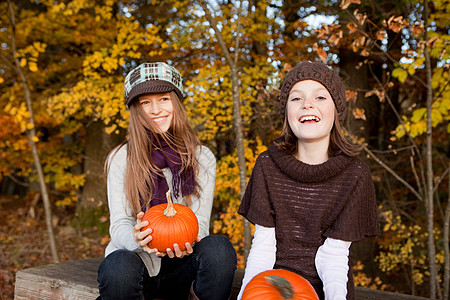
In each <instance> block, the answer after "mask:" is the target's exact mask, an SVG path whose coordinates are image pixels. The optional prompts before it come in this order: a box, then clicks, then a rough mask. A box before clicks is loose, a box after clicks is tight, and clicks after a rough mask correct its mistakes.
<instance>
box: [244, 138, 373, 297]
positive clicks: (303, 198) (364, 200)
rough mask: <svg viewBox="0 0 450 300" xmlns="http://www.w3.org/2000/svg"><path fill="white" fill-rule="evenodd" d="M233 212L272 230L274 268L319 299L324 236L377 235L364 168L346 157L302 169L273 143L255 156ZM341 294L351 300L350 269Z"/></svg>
mask: <svg viewBox="0 0 450 300" xmlns="http://www.w3.org/2000/svg"><path fill="white" fill-rule="evenodd" d="M239 213H240V214H242V215H243V216H244V217H245V218H247V219H248V220H249V221H250V222H252V223H253V224H258V225H261V226H265V227H275V236H276V243H277V253H276V261H275V266H274V268H280V269H286V270H289V271H293V272H295V273H298V274H300V275H301V276H303V277H304V278H306V279H307V280H309V282H311V284H312V285H313V286H314V288H315V290H316V292H317V294H318V295H319V297H320V298H321V299H323V298H324V294H323V287H322V282H321V280H320V278H319V276H318V274H317V271H316V268H315V264H314V259H315V255H316V252H317V249H318V248H319V247H320V246H321V245H322V244H323V242H324V240H325V238H326V237H329V238H334V239H339V240H343V241H349V242H355V241H359V240H362V239H364V238H368V237H372V236H376V235H379V234H380V231H379V225H378V220H377V218H378V213H377V205H376V199H375V190H374V186H373V182H372V179H371V174H370V171H369V168H368V167H367V165H365V164H364V163H363V162H362V161H360V160H359V159H357V158H353V157H349V156H346V155H338V156H334V157H331V158H329V159H328V160H327V161H326V162H324V163H323V164H319V165H308V164H305V163H303V162H301V161H299V160H297V159H296V158H295V157H293V156H292V155H289V154H286V153H285V152H284V151H282V150H280V149H279V148H278V147H277V146H275V145H274V144H272V145H271V146H270V147H269V150H268V151H265V152H263V153H261V154H260V155H259V157H258V158H257V160H256V164H255V167H254V169H253V172H252V175H251V178H250V180H249V183H248V186H247V189H246V191H245V195H244V197H243V199H242V203H241V205H240V207H239ZM347 291H348V294H347V299H353V297H354V288H353V280H352V276H351V268H350V271H349V281H348V287H347Z"/></svg>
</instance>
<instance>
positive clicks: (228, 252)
mask: <svg viewBox="0 0 450 300" xmlns="http://www.w3.org/2000/svg"><path fill="white" fill-rule="evenodd" d="M198 246H199V247H201V249H200V251H201V255H202V256H203V257H209V258H211V260H216V261H217V262H223V263H225V264H228V265H229V264H232V265H234V266H235V265H236V263H237V258H236V251H235V250H234V248H233V245H232V244H231V242H230V240H229V239H228V238H226V237H225V236H221V235H210V236H207V237H204V238H203V239H202V241H201V243H199V245H198Z"/></svg>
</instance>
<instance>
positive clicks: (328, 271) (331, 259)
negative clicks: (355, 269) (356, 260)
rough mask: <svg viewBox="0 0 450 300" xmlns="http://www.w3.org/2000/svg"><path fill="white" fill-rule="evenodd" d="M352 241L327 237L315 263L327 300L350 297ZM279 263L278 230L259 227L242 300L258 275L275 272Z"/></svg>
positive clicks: (255, 236)
mask: <svg viewBox="0 0 450 300" xmlns="http://www.w3.org/2000/svg"><path fill="white" fill-rule="evenodd" d="M350 245H351V242H346V241H341V240H337V239H332V238H327V239H325V242H324V244H323V245H322V246H320V247H319V249H318V250H317V253H316V258H315V264H316V269H317V272H318V274H319V277H320V279H321V280H322V282H323V289H324V293H325V299H326V300H341V299H346V296H347V281H348V276H347V274H348V255H349V248H350ZM275 260H276V238H275V228H273V227H264V226H260V225H255V234H254V237H253V241H252V247H251V249H250V253H249V255H248V258H247V266H246V268H245V274H244V278H243V280H242V285H241V290H240V292H239V295H238V300H240V299H241V297H242V294H243V292H244V290H245V287H246V286H247V284H248V283H249V282H250V280H251V279H252V278H253V277H254V276H256V275H257V274H259V273H261V272H263V271H266V270H271V269H272V268H273V266H274V264H275Z"/></svg>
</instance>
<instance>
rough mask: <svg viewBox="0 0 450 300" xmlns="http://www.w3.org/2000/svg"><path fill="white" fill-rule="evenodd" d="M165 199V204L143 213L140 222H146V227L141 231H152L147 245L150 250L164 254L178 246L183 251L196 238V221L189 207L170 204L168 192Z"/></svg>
mask: <svg viewBox="0 0 450 300" xmlns="http://www.w3.org/2000/svg"><path fill="white" fill-rule="evenodd" d="M166 197H167V203H163V204H158V205H155V206H153V207H152V208H150V209H149V210H147V211H146V212H145V214H144V217H143V218H142V221H148V225H147V226H145V227H144V228H142V229H141V231H144V230H146V229H147V228H151V229H152V231H153V232H152V233H151V236H152V240H151V241H150V242H149V243H148V247H149V248H150V249H154V248H156V249H158V250H159V251H160V252H166V249H167V248H170V249H172V251H174V249H173V244H178V245H179V246H180V250H181V251H184V250H186V246H185V243H190V244H191V245H192V244H193V243H194V241H195V240H196V238H197V235H198V220H197V217H196V216H195V214H194V212H193V211H192V210H191V209H190V208H189V207H187V206H185V205H183V204H178V203H172V199H171V197H170V191H168V192H167V193H166Z"/></svg>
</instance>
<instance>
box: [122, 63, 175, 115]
mask: <svg viewBox="0 0 450 300" xmlns="http://www.w3.org/2000/svg"><path fill="white" fill-rule="evenodd" d="M182 81H183V80H182V78H181V75H180V72H178V71H177V69H175V68H174V67H172V66H169V65H168V64H166V63H164V62H154V63H143V64H140V65H139V66H137V67H136V68H134V69H133V70H131V71H130V72H129V73H128V75H127V76H126V77H125V84H124V85H125V105H126V106H127V108H129V107H130V105H131V103H133V101H134V100H135V99H136V98H137V97H139V96H140V95H143V94H149V93H168V92H171V91H174V92H175V93H176V94H177V96H178V97H179V98H180V100H183V93H182V90H183V84H182Z"/></svg>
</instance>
